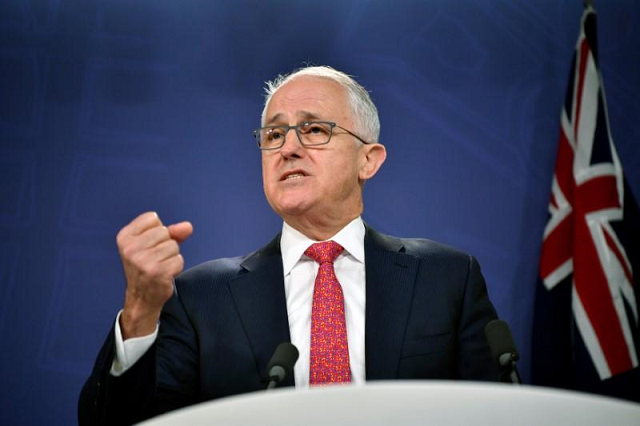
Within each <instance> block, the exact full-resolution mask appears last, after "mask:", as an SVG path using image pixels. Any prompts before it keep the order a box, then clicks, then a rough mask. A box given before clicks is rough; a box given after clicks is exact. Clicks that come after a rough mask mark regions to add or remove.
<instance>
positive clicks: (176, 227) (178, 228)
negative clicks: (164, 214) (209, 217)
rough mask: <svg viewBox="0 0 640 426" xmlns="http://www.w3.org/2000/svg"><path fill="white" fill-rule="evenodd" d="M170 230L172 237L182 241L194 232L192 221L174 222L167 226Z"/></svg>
mask: <svg viewBox="0 0 640 426" xmlns="http://www.w3.org/2000/svg"><path fill="white" fill-rule="evenodd" d="M167 229H168V230H169V235H170V236H171V238H172V239H174V240H176V241H177V242H179V243H181V242H183V241H184V240H186V239H187V238H189V236H190V235H191V234H192V233H193V225H191V222H180V223H174V224H173V225H169V226H167Z"/></svg>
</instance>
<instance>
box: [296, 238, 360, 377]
mask: <svg viewBox="0 0 640 426" xmlns="http://www.w3.org/2000/svg"><path fill="white" fill-rule="evenodd" d="M343 251H344V248H343V247H342V246H341V245H340V244H338V243H336V242H334V241H326V242H323V243H315V244H312V245H311V246H310V247H309V248H308V249H307V250H306V251H305V252H304V254H306V255H307V256H309V257H310V258H311V259H313V260H315V261H316V262H318V263H319V264H320V268H319V269H318V275H317V276H316V282H315V287H314V290H313V305H312V308H311V358H310V364H309V384H310V385H320V384H325V383H349V382H351V370H350V368H349V346H348V343H347V326H346V323H345V317H344V297H343V295H342V287H341V286H340V282H339V281H338V278H337V277H336V273H335V271H334V269H333V261H334V260H335V259H336V258H337V257H338V256H339V255H340V253H342V252H343Z"/></svg>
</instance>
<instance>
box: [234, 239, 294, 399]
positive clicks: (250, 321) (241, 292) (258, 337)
mask: <svg viewBox="0 0 640 426" xmlns="http://www.w3.org/2000/svg"><path fill="white" fill-rule="evenodd" d="M241 266H242V268H244V271H245V272H244V273H243V274H241V275H240V276H238V277H236V278H234V279H233V280H231V281H230V282H229V290H230V292H231V295H232V297H233V300H234V303H235V306H236V309H237V311H238V315H239V316H240V320H241V321H242V325H243V327H244V330H245V333H246V334H247V338H248V339H249V344H250V345H251V349H252V350H253V354H254V356H255V358H256V363H257V368H258V371H259V372H260V374H261V375H262V376H263V377H264V376H265V375H266V367H267V363H268V362H269V359H270V358H271V355H273V352H274V351H275V349H276V347H277V346H278V345H279V344H280V343H282V342H290V341H291V337H290V335H289V320H288V316H287V302H286V297H285V294H284V274H283V272H282V256H281V254H280V234H278V236H277V237H276V238H274V240H273V241H271V243H269V244H268V245H267V246H266V247H264V248H263V249H261V250H259V251H257V252H255V253H254V254H252V255H250V256H249V257H248V258H247V259H246V260H245V261H244V262H243V263H242V265H241ZM293 384H294V380H293V374H291V375H290V376H288V377H287V378H286V379H285V382H284V384H283V385H284V386H293Z"/></svg>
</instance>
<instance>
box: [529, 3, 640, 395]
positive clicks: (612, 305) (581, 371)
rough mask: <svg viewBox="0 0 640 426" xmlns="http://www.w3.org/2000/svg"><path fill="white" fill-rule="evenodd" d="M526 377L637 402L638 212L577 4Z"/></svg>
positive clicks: (589, 12)
mask: <svg viewBox="0 0 640 426" xmlns="http://www.w3.org/2000/svg"><path fill="white" fill-rule="evenodd" d="M539 274H540V276H539V278H540V282H539V284H538V288H537V289H536V309H535V318H534V334H533V337H534V342H533V347H534V350H533V358H532V381H533V383H534V384H540V385H545V386H555V387H563V388H568V389H576V390H581V391H587V392H594V393H600V394H605V395H611V396H617V397H621V398H626V399H631V400H635V401H640V368H638V356H639V350H640V339H639V327H638V306H639V300H638V294H639V293H640V292H639V291H638V284H639V283H640V216H639V214H638V207H637V203H636V202H635V200H634V197H633V194H632V193H631V191H630V189H629V187H628V185H627V182H626V180H625V177H624V172H623V169H622V165H621V163H620V159H619V158H618V155H617V153H616V149H615V146H614V143H613V139H612V137H611V132H610V129H609V120H608V116H607V105H606V101H605V95H604V88H603V85H602V78H601V75H600V71H599V68H598V50H597V44H596V15H595V11H594V10H593V8H591V7H587V8H586V9H585V12H584V14H583V16H582V22H581V31H580V36H579V37H578V43H577V45H576V51H575V54H574V57H573V61H572V65H571V73H570V77H569V84H568V87H567V92H566V97H565V103H564V107H563V109H562V114H561V122H560V137H559V144H558V156H557V160H556V166H555V173H554V176H553V183H552V188H551V200H550V202H549V220H548V222H547V225H546V227H545V230H544V236H543V242H542V251H541V257H540V269H539Z"/></svg>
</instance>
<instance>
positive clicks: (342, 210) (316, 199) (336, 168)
mask: <svg viewBox="0 0 640 426" xmlns="http://www.w3.org/2000/svg"><path fill="white" fill-rule="evenodd" d="M313 120H322V121H332V122H335V123H336V124H338V125H339V126H342V127H345V128H347V129H349V130H352V131H357V129H356V128H355V125H354V119H353V117H352V113H351V108H350V106H349V104H348V101H347V94H346V91H345V89H344V88H343V87H342V86H340V85H339V84H338V83H335V82H334V81H332V80H329V79H326V78H320V77H313V76H301V77H297V78H295V79H293V80H292V81H290V82H289V83H287V84H285V85H284V86H282V87H280V89H279V90H278V91H277V92H276V93H275V95H273V97H272V98H271V102H270V103H269V107H268V109H267V111H266V114H265V123H264V125H265V126H273V125H296V124H300V123H302V122H305V121H313ZM356 141H357V140H356V139H355V138H354V137H353V136H351V135H349V134H347V133H345V132H344V131H343V130H341V129H338V128H335V129H334V131H333V136H332V138H331V141H330V142H329V143H328V144H326V145H321V146H316V147H309V148H307V147H303V146H302V145H301V144H300V141H299V140H298V137H297V135H296V133H295V131H294V130H291V131H289V132H288V133H287V135H286V139H285V143H284V146H283V147H282V148H281V149H280V150H275V151H263V152H262V179H263V185H264V192H265V195H266V196H267V200H268V201H269V204H270V205H271V207H272V208H273V210H275V212H276V213H278V215H280V216H281V217H283V218H284V219H285V220H287V219H292V220H310V221H332V222H333V221H341V220H342V221H344V220H351V219H353V218H355V217H356V216H358V215H359V214H360V213H361V211H362V195H361V187H360V184H359V171H360V169H361V168H362V165H363V162H364V161H365V159H364V158H363V156H364V153H363V152H362V150H361V148H362V144H361V143H360V142H356Z"/></svg>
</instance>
